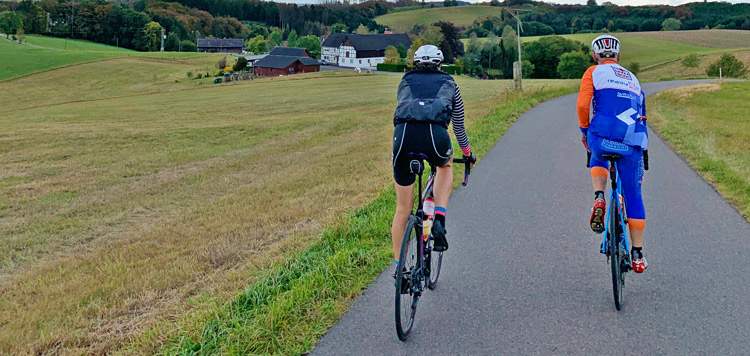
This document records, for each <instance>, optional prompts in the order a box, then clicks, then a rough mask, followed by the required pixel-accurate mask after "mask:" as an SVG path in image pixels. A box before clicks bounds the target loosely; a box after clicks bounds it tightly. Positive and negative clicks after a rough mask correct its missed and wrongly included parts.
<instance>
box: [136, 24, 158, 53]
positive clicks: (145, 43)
mask: <svg viewBox="0 0 750 356" xmlns="http://www.w3.org/2000/svg"><path fill="white" fill-rule="evenodd" d="M161 30H162V27H161V25H159V23H158V22H154V21H151V22H149V23H147V24H146V25H145V26H143V27H142V28H141V30H140V31H139V33H138V35H139V36H138V38H136V48H135V49H137V50H139V51H148V52H154V51H157V50H159V47H160V46H161Z"/></svg>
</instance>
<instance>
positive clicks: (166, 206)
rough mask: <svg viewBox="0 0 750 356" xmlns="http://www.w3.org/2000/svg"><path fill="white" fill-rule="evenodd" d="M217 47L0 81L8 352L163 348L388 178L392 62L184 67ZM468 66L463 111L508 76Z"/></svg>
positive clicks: (483, 104) (204, 59)
mask: <svg viewBox="0 0 750 356" xmlns="http://www.w3.org/2000/svg"><path fill="white" fill-rule="evenodd" d="M10 44H11V45H13V44H12V43H10ZM18 48H25V47H18ZM43 51H50V50H43ZM60 52H62V51H60ZM149 55H151V54H149ZM163 55H164V54H163ZM168 55H171V53H170V54H168ZM219 57H220V56H215V55H214V56H211V55H200V56H195V57H191V58H182V59H180V58H177V59H174V58H171V57H169V58H150V57H140V56H139V57H133V56H127V57H125V58H116V59H110V60H107V61H98V62H92V63H80V64H76V65H72V66H67V67H65V68H58V69H52V70H48V71H43V72H39V73H34V74H30V75H27V76H24V77H20V78H14V79H12V80H6V81H2V82H0V91H2V92H3V93H5V94H4V101H3V105H2V106H0V127H2V128H3V130H0V202H1V203H0V273H2V274H3V276H4V281H3V287H2V293H3V294H2V298H0V353H2V354H28V353H32V354H33V353H38V354H45V353H50V352H53V350H64V352H63V353H68V354H82V353H95V354H105V353H117V352H120V351H123V352H125V353H131V354H151V353H153V352H156V351H158V350H157V349H156V347H158V345H160V344H162V343H163V342H164V340H166V339H167V338H168V337H169V336H170V335H172V331H173V330H175V329H176V328H177V326H179V325H184V324H183V323H182V322H181V321H182V320H183V319H190V318H188V317H187V316H185V315H192V313H193V312H195V313H198V314H200V311H212V310H214V309H212V308H213V307H216V306H217V305H224V303H225V302H226V301H227V300H231V299H233V297H234V296H236V293H237V291H240V290H242V289H243V288H245V287H246V286H247V285H250V284H252V283H253V282H255V281H257V280H258V279H259V278H260V276H261V275H260V274H259V273H261V272H263V271H264V268H266V267H267V266H268V265H269V264H270V263H271V262H272V261H280V260H281V259H283V258H284V257H286V256H289V255H290V254H291V253H294V252H295V251H303V250H305V249H306V248H308V247H309V246H310V245H312V244H313V243H314V242H315V241H317V239H316V236H319V234H320V233H321V231H323V227H324V226H327V225H328V224H329V223H331V222H332V221H335V220H336V218H335V217H336V216H340V215H341V214H344V213H346V212H347V211H351V210H350V209H358V208H361V207H363V206H364V205H366V203H367V202H369V201H372V199H374V198H375V197H376V196H377V195H378V193H379V192H380V191H381V190H382V187H383V186H384V185H386V184H387V182H389V181H390V176H391V172H390V171H389V165H388V164H383V162H388V157H389V156H390V135H391V133H392V124H391V119H389V117H392V114H393V107H394V106H395V99H396V98H395V96H394V94H393V93H394V90H395V89H396V87H397V86H398V82H399V78H398V77H395V76H389V75H358V74H356V73H353V72H323V73H315V74H306V75H296V76H288V77H284V78H269V79H257V80H254V81H249V82H238V83H232V84H228V85H212V84H211V85H209V84H207V83H205V82H202V81H195V80H190V79H187V78H186V76H185V73H186V72H187V71H192V72H194V73H198V72H200V71H202V70H206V68H212V67H213V66H214V64H215V63H216V59H217V58H219ZM457 82H458V83H459V85H461V88H462V93H463V95H464V100H465V102H466V112H467V120H468V121H469V122H471V121H475V120H477V119H479V118H482V117H485V116H487V115H488V114H490V113H491V112H492V111H493V110H494V108H495V107H496V106H497V104H498V102H499V101H500V100H502V98H503V96H504V95H505V94H506V89H507V88H508V87H509V86H511V85H512V84H511V82H510V81H479V80H470V79H467V78H457ZM201 83H202V84H201ZM571 83H572V82H566V81H531V82H529V83H528V87H527V88H529V89H532V88H534V87H539V86H547V87H555V88H561V87H565V86H569V85H571ZM572 85H574V84H572ZM311 87H324V88H326V90H324V91H320V90H309V88H311ZM365 90H366V91H367V95H363V93H364V91H365ZM290 93H294V95H290ZM320 202H326V204H325V208H324V209H321V208H320V207H321V205H320ZM330 202H335V203H330ZM8 291H12V292H8ZM190 320H192V319H190ZM188 324H189V323H188ZM201 326H202V324H201ZM181 330H184V329H181ZM131 341H132V342H133V345H132V351H130V352H128V350H127V349H124V350H123V349H122V347H123V345H124V344H126V343H128V342H131ZM55 352H56V351H55Z"/></svg>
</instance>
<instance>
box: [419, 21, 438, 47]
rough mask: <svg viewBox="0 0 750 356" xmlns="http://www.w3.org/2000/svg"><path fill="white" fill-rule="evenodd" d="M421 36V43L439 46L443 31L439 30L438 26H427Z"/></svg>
mask: <svg viewBox="0 0 750 356" xmlns="http://www.w3.org/2000/svg"><path fill="white" fill-rule="evenodd" d="M421 37H422V38H423V39H424V43H423V44H426V45H428V44H431V45H434V46H438V47H440V45H441V44H442V43H443V33H442V32H441V31H440V27H437V26H430V27H428V28H427V31H425V32H424V34H422V36H421Z"/></svg>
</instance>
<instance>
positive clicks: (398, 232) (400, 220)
mask: <svg viewBox="0 0 750 356" xmlns="http://www.w3.org/2000/svg"><path fill="white" fill-rule="evenodd" d="M394 185H395V186H396V214H395V215H394V216H393V225H391V240H392V241H393V257H394V259H396V260H398V258H399V257H400V256H399V254H400V253H401V240H403V238H404V230H406V223H407V222H408V221H409V214H411V209H412V208H413V207H414V184H412V185H410V186H406V187H405V186H402V185H398V184H397V183H394Z"/></svg>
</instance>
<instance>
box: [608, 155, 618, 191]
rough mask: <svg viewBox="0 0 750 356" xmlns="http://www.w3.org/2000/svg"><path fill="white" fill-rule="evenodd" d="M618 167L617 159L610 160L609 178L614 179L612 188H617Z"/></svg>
mask: <svg viewBox="0 0 750 356" xmlns="http://www.w3.org/2000/svg"><path fill="white" fill-rule="evenodd" d="M616 173H617V169H616V168H615V161H614V160H611V161H609V179H611V180H612V190H615V189H617V174H616Z"/></svg>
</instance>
